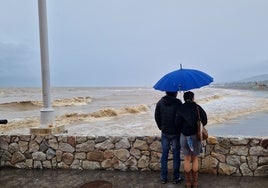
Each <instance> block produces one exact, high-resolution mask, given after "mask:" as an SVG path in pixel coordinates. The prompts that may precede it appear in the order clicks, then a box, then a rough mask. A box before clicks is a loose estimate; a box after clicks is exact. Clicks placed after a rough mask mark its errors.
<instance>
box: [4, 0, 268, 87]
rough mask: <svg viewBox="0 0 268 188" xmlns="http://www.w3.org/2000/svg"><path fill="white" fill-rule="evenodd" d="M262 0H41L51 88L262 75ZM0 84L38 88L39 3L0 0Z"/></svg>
mask: <svg viewBox="0 0 268 188" xmlns="http://www.w3.org/2000/svg"><path fill="white" fill-rule="evenodd" d="M267 9H268V1H267V0H209V1H208V0H202V1H199V0H196V1H191V0H187V1H184V0H165V1H163V0H47V15H48V17H47V19H48V37H49V55H50V56H49V59H50V74H51V85H52V86H149V87H152V86H153V85H154V84H155V83H156V82H157V81H158V79H160V78H161V77H162V76H163V75H164V74H166V73H168V72H171V71H173V70H176V69H179V67H180V64H182V65H183V67H184V68H191V69H199V70H201V71H204V72H206V73H207V74H209V75H211V76H212V77H213V78H214V81H215V82H227V81H237V80H241V79H244V78H247V77H251V76H256V75H259V74H267V73H268V21H267V18H268V11H267ZM0 23H1V27H0V80H1V81H0V86H12V87H16V86H41V62H40V46H39V25H38V1H37V0H24V1H22V0H0Z"/></svg>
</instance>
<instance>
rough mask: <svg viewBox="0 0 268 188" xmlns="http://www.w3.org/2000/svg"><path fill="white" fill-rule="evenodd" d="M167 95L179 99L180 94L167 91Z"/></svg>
mask: <svg viewBox="0 0 268 188" xmlns="http://www.w3.org/2000/svg"><path fill="white" fill-rule="evenodd" d="M166 94H167V95H168V96H171V97H177V95H178V92H176V91H175V92H174V91H166Z"/></svg>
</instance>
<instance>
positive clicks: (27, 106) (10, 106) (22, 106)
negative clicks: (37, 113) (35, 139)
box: [0, 97, 92, 111]
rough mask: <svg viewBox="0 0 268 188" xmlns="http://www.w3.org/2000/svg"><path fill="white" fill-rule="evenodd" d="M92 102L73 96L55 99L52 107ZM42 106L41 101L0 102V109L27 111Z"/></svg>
mask: <svg viewBox="0 0 268 188" xmlns="http://www.w3.org/2000/svg"><path fill="white" fill-rule="evenodd" d="M91 102H92V99H91V98H90V97H74V98H70V99H56V100H54V101H53V102H52V106H53V107H66V106H83V105H87V104H89V103H91ZM42 106H43V102H41V101H18V102H9V103H2V104H0V111H28V110H36V109H39V108H41V107H42Z"/></svg>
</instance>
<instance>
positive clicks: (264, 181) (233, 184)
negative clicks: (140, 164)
mask: <svg viewBox="0 0 268 188" xmlns="http://www.w3.org/2000/svg"><path fill="white" fill-rule="evenodd" d="M97 180H99V182H103V181H107V182H108V184H106V186H105V185H103V186H101V187H98V188H108V187H111V186H109V183H110V185H112V187H113V188H158V187H159V188H174V187H177V188H178V187H179V188H184V187H185V186H184V181H183V182H182V184H179V185H178V184H177V185H175V184H172V183H167V184H165V185H162V184H161V183H160V182H159V172H137V171H135V172H130V171H127V172H122V171H102V170H95V171H92V170H70V169H69V170H64V169H49V170H48V169H44V170H37V169H35V170H26V169H13V168H1V169H0V187H1V188H13V187H14V188H15V187H19V188H21V187H22V188H24V187H25V188H26V187H27V188H36V187H37V188H47V187H49V188H62V187H64V188H82V187H83V185H85V184H88V185H89V182H93V181H97ZM199 184H200V186H199V188H265V187H268V177H231V176H219V175H209V174H201V175H200V181H199ZM88 187H90V188H97V187H96V186H95V187H94V186H88Z"/></svg>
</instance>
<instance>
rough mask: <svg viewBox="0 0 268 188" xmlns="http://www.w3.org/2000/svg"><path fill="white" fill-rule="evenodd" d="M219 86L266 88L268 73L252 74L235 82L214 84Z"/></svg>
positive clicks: (251, 88) (267, 86)
mask: <svg viewBox="0 0 268 188" xmlns="http://www.w3.org/2000/svg"><path fill="white" fill-rule="evenodd" d="M215 87H220V88H232V89H250V90H268V74H262V75H258V76H253V77H250V78H246V79H243V80H240V81H236V82H228V83H224V84H219V85H215Z"/></svg>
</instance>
